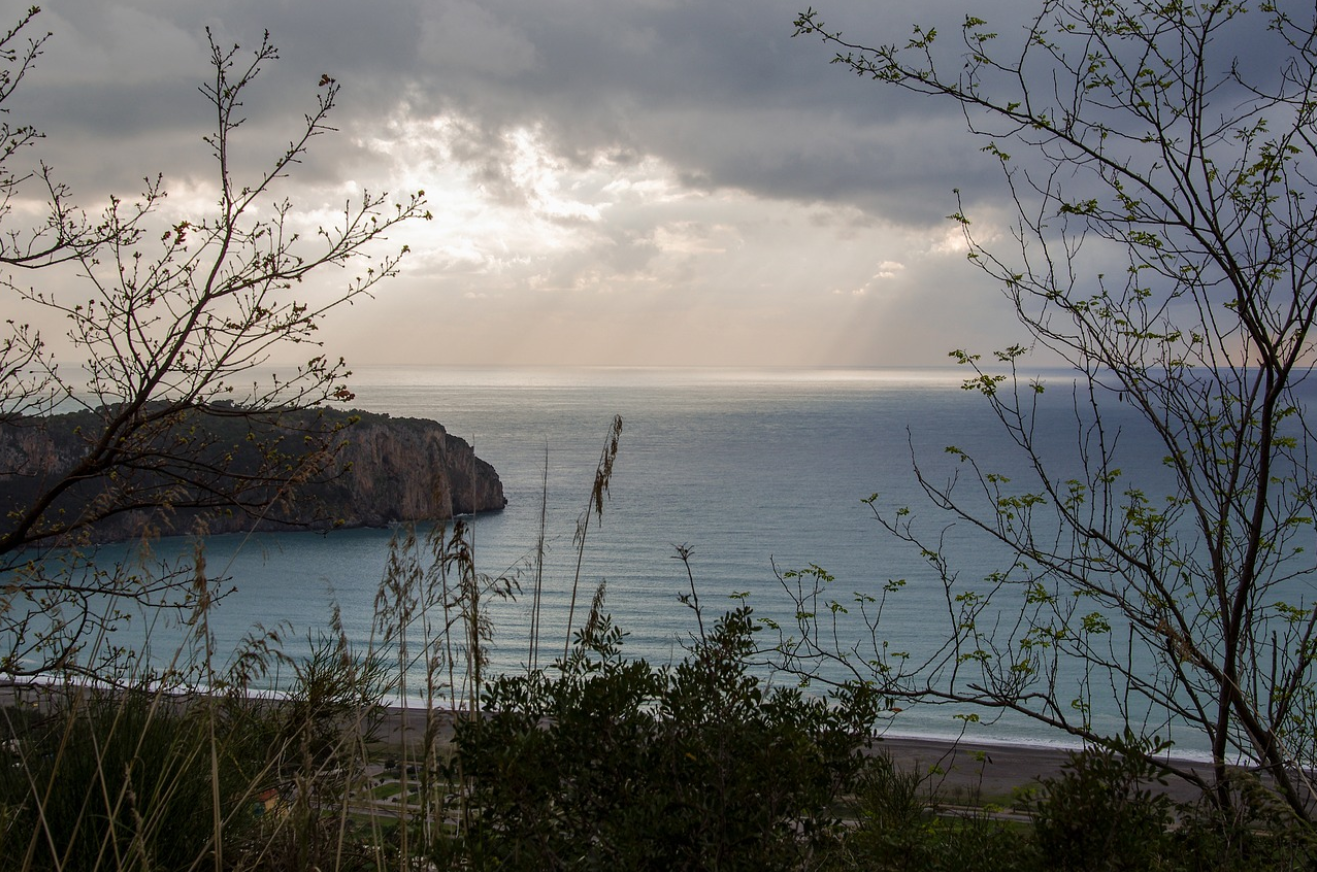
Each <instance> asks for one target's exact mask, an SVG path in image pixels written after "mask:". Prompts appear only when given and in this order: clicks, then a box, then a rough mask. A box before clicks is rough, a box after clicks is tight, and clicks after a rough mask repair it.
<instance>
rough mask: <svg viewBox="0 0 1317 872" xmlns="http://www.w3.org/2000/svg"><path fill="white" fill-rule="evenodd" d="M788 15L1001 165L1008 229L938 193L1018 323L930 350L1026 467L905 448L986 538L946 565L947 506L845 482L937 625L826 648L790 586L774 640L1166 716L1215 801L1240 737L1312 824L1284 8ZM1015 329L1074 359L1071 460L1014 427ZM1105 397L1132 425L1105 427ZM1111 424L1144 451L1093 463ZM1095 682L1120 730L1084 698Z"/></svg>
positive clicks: (1106, 739)
mask: <svg viewBox="0 0 1317 872" xmlns="http://www.w3.org/2000/svg"><path fill="white" fill-rule="evenodd" d="M796 30H797V34H811V35H815V36H818V37H821V38H822V39H823V40H824V41H825V43H827V44H828V45H829V46H831V47H832V48H833V49H835V51H836V54H835V57H834V62H835V63H837V64H839V65H841V66H842V67H844V68H845V69H847V70H849V71H851V72H852V73H855V74H857V75H860V76H864V77H869V78H872V79H873V80H875V81H877V82H878V83H880V84H883V85H888V86H893V87H896V88H900V89H903V90H906V91H910V92H913V93H915V94H921V95H927V96H928V97H929V98H931V99H940V100H943V101H945V102H947V103H949V104H951V105H954V106H956V107H958V108H959V109H960V110H961V111H962V112H963V113H964V117H965V119H966V122H967V124H968V126H969V129H970V131H971V132H972V133H973V134H975V135H976V136H978V137H979V138H980V139H981V141H982V143H983V146H982V147H983V151H984V152H986V153H987V154H988V155H990V156H991V157H992V158H994V159H995V160H996V161H998V162H999V163H1000V166H1001V169H1002V171H1003V173H1004V178H1005V183H1006V186H1007V189H1008V190H1009V194H1010V197H1011V205H1012V206H1013V207H1014V210H1013V211H1014V216H1015V217H1014V223H1013V226H1012V228H1011V229H1012V230H1013V232H1012V233H1009V234H1008V233H1004V232H1003V233H1000V234H999V235H998V236H997V238H996V239H990V234H989V236H988V237H985V236H983V235H982V234H980V233H979V232H978V231H979V227H978V225H976V224H975V223H971V222H972V221H973V220H974V218H975V216H974V215H971V214H969V211H970V210H967V209H966V208H965V207H964V206H962V205H961V202H962V201H961V200H960V195H959V193H957V194H956V201H957V206H956V208H955V213H954V214H953V215H952V216H951V217H952V219H953V220H954V221H956V222H957V223H958V224H959V225H960V226H961V228H963V230H964V234H965V241H966V244H967V246H968V254H969V258H970V261H971V263H973V264H974V265H976V266H977V267H978V268H980V269H981V270H983V271H985V272H986V273H987V274H988V275H989V276H990V277H991V278H992V279H994V280H995V281H996V283H997V284H998V285H999V286H1000V287H1001V288H1002V289H1003V291H1004V294H1005V299H1006V301H1007V302H1008V303H1009V304H1010V305H1011V306H1012V307H1013V308H1014V310H1015V313H1016V314H1017V316H1018V319H1019V323H1020V324H1021V325H1022V326H1023V327H1024V329H1025V331H1026V332H1027V333H1028V335H1029V337H1030V339H1029V342H1028V344H1027V346H1026V345H1018V346H1015V347H1011V348H1008V349H1005V350H1002V351H1000V352H998V353H997V354H996V355H995V358H993V359H992V360H990V361H984V360H982V359H980V357H979V356H977V355H975V354H972V353H970V352H968V351H958V352H956V353H955V357H956V359H957V360H958V362H959V363H961V364H963V365H964V366H965V367H966V368H967V369H969V370H971V373H972V375H971V377H970V378H969V379H968V380H967V382H966V387H967V388H970V389H974V390H977V391H979V392H980V393H981V394H982V395H983V397H984V398H985V399H986V401H987V403H988V404H989V406H990V407H991V409H992V411H993V412H994V413H995V415H996V417H997V419H998V420H999V421H1000V423H1001V425H1002V427H1003V428H1004V430H1005V432H1006V434H1007V435H1008V436H1009V437H1010V439H1011V440H1012V442H1013V443H1014V445H1015V446H1017V447H1018V449H1019V451H1020V452H1021V454H1020V456H1021V457H1022V458H1023V467H1024V468H1025V469H1027V471H1028V474H1027V476H1024V477H1021V476H1019V475H1015V476H1014V477H1013V478H1012V477H1009V476H1008V475H1006V474H1004V473H1003V472H1002V471H1001V470H996V469H989V468H986V467H985V466H983V465H981V459H976V458H975V457H973V456H971V455H970V454H969V453H967V452H965V451H960V450H958V449H949V450H952V451H953V454H954V457H955V459H956V460H957V461H958V462H959V466H958V469H959V472H958V473H957V474H955V475H953V476H951V477H949V478H942V479H939V478H937V477H935V476H934V475H933V474H931V473H930V472H929V471H928V467H927V466H926V465H925V466H924V467H923V468H921V469H919V470H917V475H918V481H919V484H920V485H921V486H922V487H923V490H924V492H925V493H926V494H927V496H928V497H929V498H930V501H931V503H932V504H933V506H935V507H936V508H937V509H940V510H942V511H943V512H945V513H947V514H948V515H949V516H950V518H951V519H952V523H958V524H962V525H969V526H971V527H972V528H974V529H976V530H977V531H979V532H981V533H982V534H985V535H986V536H987V537H989V538H990V539H991V540H993V541H995V542H996V543H997V544H998V545H1000V546H1002V548H1003V552H1004V553H1005V554H1006V558H1005V564H1004V565H1002V566H998V567H994V568H993V570H992V571H991V572H984V573H978V572H977V570H978V567H973V568H972V569H973V570H974V571H975V573H976V577H977V579H979V580H978V581H977V582H969V581H967V580H966V579H967V578H968V576H969V574H970V573H969V571H968V570H970V569H971V567H953V566H951V565H949V563H948V555H947V554H946V552H945V551H944V549H943V548H942V547H941V546H940V543H939V539H938V535H939V533H940V532H941V531H942V530H943V529H945V526H946V521H945V518H946V515H941V516H940V517H941V518H942V519H943V520H941V521H940V522H935V523H934V524H933V525H929V524H928V523H927V519H925V518H924V517H921V515H920V513H918V512H915V511H913V510H911V509H909V508H906V507H900V506H894V507H889V506H886V505H884V504H883V503H882V502H881V500H878V499H875V500H874V501H872V503H871V505H872V506H873V508H874V511H875V514H876V515H877V517H878V519H879V520H880V521H881V523H882V525H883V526H885V527H886V528H887V530H889V531H890V532H891V533H893V534H895V535H896V536H897V537H898V538H900V539H903V540H906V541H908V542H911V543H914V544H915V545H916V546H917V547H919V548H920V549H921V552H922V553H923V554H924V555H925V556H926V557H927V559H928V561H929V565H930V566H931V567H932V574H933V575H934V576H935V577H936V578H937V579H939V580H940V581H941V583H942V586H943V590H944V591H945V602H946V610H945V614H946V615H947V616H948V627H947V630H946V633H947V638H948V640H949V641H948V644H947V645H945V646H944V647H942V648H940V649H939V651H938V652H937V654H935V655H934V656H933V657H931V658H930V659H928V660H926V661H924V662H921V663H918V664H915V663H914V662H913V659H907V658H901V657H895V656H893V655H892V654H891V653H890V651H889V650H888V649H885V648H883V647H882V645H881V637H882V627H881V626H872V625H871V628H872V629H873V630H874V633H873V636H872V641H873V642H874V643H875V644H874V645H873V647H872V648H867V647H866V648H861V647H858V646H852V647H851V648H850V649H849V650H846V649H845V647H844V646H843V647H842V648H841V649H839V648H838V647H837V646H828V645H827V644H826V643H825V639H824V634H823V627H822V626H821V624H820V623H819V622H818V621H816V620H815V619H813V618H812V617H811V615H813V614H822V613H823V612H822V610H813V609H803V608H802V610H801V614H802V621H801V630H802V633H803V637H804V638H803V642H802V644H801V646H800V647H798V648H796V649H795V651H794V653H795V654H796V655H798V656H799V657H800V658H805V657H811V656H813V657H820V656H827V657H830V658H832V659H834V660H838V661H839V662H843V663H845V664H846V665H847V666H849V667H850V668H851V669H853V670H854V672H855V674H857V675H861V676H863V677H865V678H866V679H868V680H870V681H874V682H875V683H877V684H879V685H880V686H881V687H882V688H883V689H884V690H885V691H886V692H888V693H889V694H892V695H896V696H900V697H903V698H915V699H924V700H941V701H952V702H959V703H973V704H978V705H981V706H986V707H989V709H992V710H997V711H1001V710H1010V711H1014V712H1018V713H1023V714H1024V715H1026V716H1028V717H1029V718H1032V719H1035V720H1037V721H1040V722H1042V723H1045V724H1048V725H1050V726H1052V727H1054V728H1056V729H1057V730H1059V731H1062V732H1064V733H1067V734H1069V735H1070V736H1072V737H1075V738H1078V739H1081V740H1083V741H1084V742H1085V743H1090V744H1095V745H1098V746H1103V747H1110V748H1116V749H1119V750H1121V751H1122V752H1124V753H1133V754H1145V755H1148V756H1149V757H1153V756H1158V755H1159V754H1160V752H1161V750H1164V749H1163V748H1162V747H1161V746H1160V745H1159V744H1158V743H1156V742H1152V741H1145V740H1151V739H1152V738H1153V737H1154V736H1160V737H1162V738H1165V737H1167V736H1168V735H1170V736H1172V737H1173V738H1174V737H1184V736H1185V735H1186V734H1192V735H1193V736H1195V737H1201V739H1203V740H1205V743H1206V747H1207V748H1209V749H1210V753H1211V759H1212V766H1211V767H1210V771H1207V772H1204V771H1200V770H1201V767H1200V768H1194V767H1192V766H1189V765H1184V766H1177V767H1176V769H1177V771H1178V773H1179V774H1180V775H1182V776H1183V777H1185V778H1187V779H1189V780H1191V781H1193V782H1195V783H1197V784H1199V785H1201V786H1202V787H1203V788H1204V790H1205V791H1207V792H1208V793H1209V794H1211V795H1213V796H1214V797H1215V798H1216V800H1217V801H1218V802H1220V803H1222V804H1223V805H1224V804H1229V803H1230V802H1231V801H1232V798H1231V791H1230V789H1229V788H1228V784H1229V783H1230V782H1229V779H1228V777H1227V776H1228V768H1229V765H1230V764H1231V763H1234V762H1236V761H1240V762H1243V763H1245V764H1247V765H1249V766H1252V767H1256V768H1257V769H1258V770H1259V771H1260V772H1261V773H1262V774H1263V775H1264V776H1265V779H1266V782H1267V783H1268V784H1270V785H1272V786H1273V787H1274V790H1275V791H1276V793H1277V794H1278V795H1279V796H1281V797H1283V799H1284V801H1285V802H1286V803H1287V804H1288V805H1289V806H1290V807H1291V808H1292V809H1293V811H1294V812H1295V813H1296V814H1298V815H1300V816H1302V817H1304V818H1306V819H1307V820H1309V821H1312V820H1313V819H1314V817H1317V810H1315V809H1314V796H1313V789H1312V782H1311V780H1310V775H1309V773H1310V772H1311V771H1312V768H1313V766H1314V763H1317V684H1315V683H1314V673H1313V659H1314V655H1317V608H1315V605H1317V603H1314V600H1315V599H1317V597H1314V587H1313V581H1314V579H1317V574H1315V573H1314V570H1315V569H1317V564H1314V552H1313V551H1312V550H1311V548H1310V546H1311V544H1312V542H1311V539H1312V535H1313V531H1314V520H1313V519H1314V516H1317V507H1315V506H1314V482H1315V479H1314V469H1313V466H1312V463H1311V459H1310V454H1311V451H1312V449H1313V447H1314V444H1315V443H1314V440H1313V433H1312V432H1311V430H1310V428H1309V427H1308V424H1307V409H1306V408H1305V406H1304V394H1303V389H1304V387H1305V385H1306V381H1307V379H1308V377H1309V375H1310V373H1311V368H1312V365H1313V362H1314V359H1315V357H1314V352H1315V351H1317V348H1314V340H1313V336H1312V331H1313V326H1314V321H1315V320H1317V196H1315V195H1317V175H1315V174H1317V88H1315V87H1314V85H1315V84H1317V15H1314V12H1313V8H1312V7H1311V6H1306V7H1305V6H1304V4H1300V3H1263V4H1260V5H1259V6H1256V7H1254V8H1246V7H1245V5H1244V4H1242V3H1238V2H1222V0H1205V2H1186V3H1181V2H1169V3H1161V2H1146V0H1110V2H1108V0H1097V2H1093V0H1045V2H1043V3H1042V4H1041V6H1040V8H1039V9H1038V11H1037V14H1036V15H1035V16H1034V17H1033V18H1032V19H1030V20H1029V21H1027V22H1025V23H1024V26H1023V27H1022V28H1021V29H1019V30H1009V31H1008V30H1006V29H1001V30H999V31H994V30H993V29H992V28H991V27H990V26H989V24H988V23H987V22H985V21H983V20H981V19H980V18H977V17H968V18H966V19H965V21H964V22H963V26H962V27H961V29H960V33H959V34H958V37H959V38H958V39H955V38H953V40H952V42H953V43H954V44H953V45H944V43H945V42H946V40H945V39H944V38H943V36H942V34H940V33H938V32H936V30H934V29H932V28H918V27H917V28H915V29H914V32H913V35H912V36H911V38H910V39H909V40H907V41H906V42H905V43H904V44H901V45H874V46H870V45H864V44H862V43H859V42H855V41H852V40H851V39H849V38H848V37H846V36H845V35H843V34H842V33H841V32H839V31H837V30H835V29H830V28H829V27H828V26H827V25H826V24H825V23H824V22H823V20H822V18H821V16H820V14H819V13H818V12H816V11H814V10H809V11H807V12H805V13H803V14H801V15H800V16H799V17H798V19H797V21H796ZM1240 46H1247V47H1248V56H1247V58H1241V57H1239V56H1238V53H1239V52H1240V51H1241V48H1240ZM985 239H988V240H989V241H985ZM1002 239H1005V240H1006V242H1005V243H1001V242H1000V240H1002ZM1031 349H1041V350H1045V351H1047V352H1049V353H1050V355H1054V356H1056V357H1059V358H1060V359H1062V360H1064V361H1065V362H1066V363H1067V364H1068V365H1069V366H1070V367H1072V368H1073V371H1074V373H1075V374H1076V378H1075V380H1074V385H1075V387H1074V390H1073V396H1068V397H1066V399H1065V406H1066V407H1068V408H1069V409H1070V410H1071V414H1073V418H1074V427H1073V428H1072V432H1073V433H1075V434H1076V442H1075V445H1074V446H1073V448H1074V451H1073V452H1072V455H1071V457H1072V458H1073V461H1074V462H1073V463H1070V464H1061V463H1058V462H1057V460H1056V458H1057V453H1056V452H1055V451H1054V450H1053V449H1054V448H1055V446H1052V445H1045V444H1043V442H1042V434H1043V431H1042V430H1041V429H1039V427H1038V424H1039V421H1040V416H1041V414H1042V411H1041V410H1042V408H1043V406H1044V405H1045V404H1046V403H1047V402H1048V401H1049V400H1052V399H1053V397H1052V393H1054V390H1053V391H1050V392H1049V393H1048V395H1046V396H1044V391H1045V390H1047V389H1049V388H1052V389H1055V388H1056V387H1057V386H1056V385H1055V384H1052V385H1047V384H1044V383H1043V382H1042V381H1039V380H1037V379H1031V378H1029V377H1027V376H1026V375H1025V374H1024V373H1022V372H1021V369H1022V368H1023V367H1024V366H1025V365H1026V364H1025V362H1024V361H1025V357H1026V355H1027V354H1028V353H1029V352H1030V350H1031ZM1120 404H1123V406H1124V407H1125V408H1129V409H1133V410H1135V412H1136V413H1137V420H1138V426H1137V428H1136V429H1137V433H1134V432H1132V431H1131V432H1122V431H1121V428H1120V427H1118V426H1117V425H1116V423H1115V420H1116V418H1117V417H1119V416H1117V415H1114V414H1113V410H1115V409H1117V408H1121V405H1120ZM1122 414H1123V413H1122ZM1131 438H1139V439H1145V440H1151V441H1152V444H1155V445H1157V446H1158V449H1159V450H1158V453H1160V454H1161V455H1163V456H1164V470H1162V471H1161V473H1160V474H1158V475H1156V476H1150V477H1141V478H1137V479H1136V478H1134V477H1133V476H1131V475H1130V474H1129V473H1127V472H1126V471H1125V470H1124V469H1123V468H1122V460H1121V458H1122V457H1128V456H1129V455H1128V454H1127V453H1126V454H1122V450H1123V447H1124V446H1123V444H1122V440H1126V441H1128V440H1129V439H1131ZM958 570H966V571H964V572H961V573H959V574H958ZM805 593H806V594H809V593H812V592H811V591H808V590H806V591H805ZM898 593H899V591H898V589H897V586H896V585H893V586H892V589H891V590H889V591H885V592H883V596H895V595H898ZM873 598H874V599H879V598H880V597H878V596H874V597H873ZM872 613H873V612H872V611H871V612H870V614H872ZM866 646H867V643H866ZM797 662H798V663H803V660H798V661H797ZM1099 705H1100V706H1106V707H1107V709H1108V710H1112V709H1113V708H1114V709H1115V710H1118V711H1119V712H1120V715H1121V720H1122V721H1123V723H1122V724H1121V726H1120V727H1119V728H1117V729H1114V730H1113V729H1111V728H1109V727H1103V726H1101V725H1100V724H1099V723H1098V722H1097V721H1096V719H1095V718H1094V717H1093V714H1094V709H1095V707H1097V706H1099ZM1125 729H1129V730H1130V731H1131V735H1126V734H1125V732H1124V731H1125Z"/></svg>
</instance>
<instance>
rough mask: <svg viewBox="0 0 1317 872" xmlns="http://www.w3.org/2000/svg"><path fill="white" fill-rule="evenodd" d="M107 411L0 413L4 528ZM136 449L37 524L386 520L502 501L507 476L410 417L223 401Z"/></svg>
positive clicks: (103, 533)
mask: <svg viewBox="0 0 1317 872" xmlns="http://www.w3.org/2000/svg"><path fill="white" fill-rule="evenodd" d="M100 420H101V419H100V418H98V417H97V414H96V413H87V412H84V413H79V414H76V415H65V416H54V417H50V418H26V419H21V420H5V421H0V532H5V531H8V530H10V529H12V525H14V524H15V523H16V522H15V520H14V519H15V518H17V517H20V516H21V515H22V512H23V511H24V510H25V509H26V508H27V507H30V506H32V505H34V504H35V501H36V500H38V499H39V498H40V496H41V495H42V494H43V493H48V492H49V490H50V489H51V488H52V487H53V486H54V485H55V484H56V483H60V482H62V481H64V480H66V479H67V478H68V477H69V472H70V471H71V470H73V469H75V467H77V465H78V464H79V463H80V462H81V461H82V460H83V458H84V457H85V456H86V453H87V451H88V450H89V449H88V446H89V445H90V444H91V443H93V442H94V441H95V438H96V433H97V427H98V422H99V421H100ZM100 426H101V427H102V431H103V425H100ZM134 451H135V453H132V454H131V456H130V455H129V453H128V452H127V451H125V452H124V453H125V456H126V457H130V460H131V462H127V463H124V464H121V466H119V467H116V468H114V469H113V470H112V472H111V473H107V474H101V475H98V476H95V477H89V478H88V479H87V480H78V481H75V482H74V483H73V484H72V485H71V486H67V489H66V490H65V491H64V492H63V494H62V496H61V497H60V498H59V499H58V500H57V501H55V503H54V504H52V505H51V506H50V507H49V509H47V511H46V513H45V515H44V516H43V519H42V520H41V522H40V523H39V524H37V527H38V528H49V527H52V526H57V525H69V526H71V527H72V528H74V531H75V532H76V529H85V531H86V533H87V534H88V535H89V536H90V538H92V539H93V540H96V541H111V540H116V539H128V538H134V537H137V536H140V535H142V534H143V533H144V532H147V531H152V532H157V533H159V534H161V535H171V534H182V533H190V532H193V531H204V532H208V533H230V532H243V531H248V530H252V529H256V530H306V529H309V530H323V529H331V528H335V527H382V526H387V525H389V524H391V523H395V522H408V521H417V522H422V521H443V520H448V519H450V518H452V517H453V516H454V515H459V514H469V513H473V512H487V511H498V510H500V509H502V508H503V507H504V506H506V505H507V500H506V499H505V498H504V496H503V484H502V482H501V481H500V480H499V477H498V473H497V472H495V470H494V468H493V467H492V466H490V465H489V464H488V463H486V462H485V461H483V460H481V459H480V458H478V457H476V455H475V452H474V451H473V450H472V448H471V446H470V445H469V444H467V443H466V442H465V441H464V440H462V439H459V438H457V437H455V436H452V435H450V434H449V433H448V432H447V431H446V430H445V429H444V428H443V426H442V425H440V424H438V423H437V422H434V421H425V420H420V419H414V418H391V417H389V416H387V415H377V414H368V413H362V412H351V413H346V412H339V411H333V410H317V411H306V412H296V413H292V414H289V415H284V416H280V417H272V416H261V417H255V416H244V415H242V414H240V412H238V411H235V410H233V409H231V408H229V409H220V410H217V411H214V412H197V413H188V414H187V415H184V416H180V417H179V418H177V419H176V420H170V421H169V422H168V423H167V424H166V425H163V426H161V427H160V428H158V429H157V430H156V431H155V432H153V433H152V434H151V435H150V437H149V439H147V440H145V441H144V443H143V444H142V445H137V446H134ZM161 458H163V459H164V460H163V462H162V461H161ZM308 458H309V460H308ZM148 460H151V461H153V462H147V461H148ZM64 484H66V485H67V484H68V483H67V481H64ZM69 519H74V520H72V521H70V520H69ZM88 519H92V520H90V522H89V521H88ZM66 538H67V537H66V536H56V537H53V538H52V539H51V540H49V541H63V540H65V539H66Z"/></svg>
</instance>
